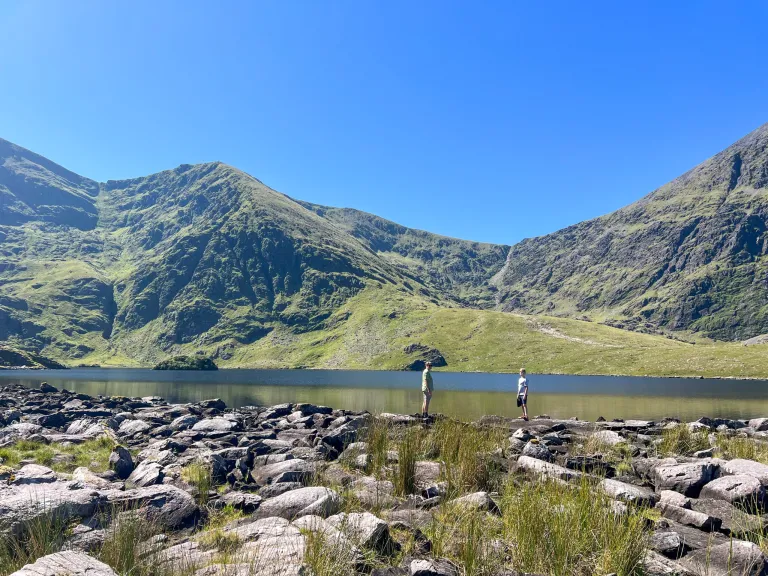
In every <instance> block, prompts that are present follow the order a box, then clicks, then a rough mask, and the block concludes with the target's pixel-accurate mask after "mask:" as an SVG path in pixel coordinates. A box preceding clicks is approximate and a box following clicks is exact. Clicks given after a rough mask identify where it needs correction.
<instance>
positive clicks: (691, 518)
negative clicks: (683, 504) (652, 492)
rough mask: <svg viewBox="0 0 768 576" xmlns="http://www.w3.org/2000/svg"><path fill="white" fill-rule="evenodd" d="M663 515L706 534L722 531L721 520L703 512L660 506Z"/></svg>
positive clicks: (665, 505)
mask: <svg viewBox="0 0 768 576" xmlns="http://www.w3.org/2000/svg"><path fill="white" fill-rule="evenodd" d="M659 508H660V509H661V515H662V516H664V518H669V519H670V520H674V521H675V522H679V523H680V524H686V525H688V526H693V527H694V528H698V529H699V530H703V531H704V532H716V531H717V530H719V529H720V519H719V518H714V517H712V516H709V515H708V514H705V513H703V512H697V511H695V510H687V509H685V508H679V507H677V506H673V505H671V504H659Z"/></svg>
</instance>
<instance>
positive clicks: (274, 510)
mask: <svg viewBox="0 0 768 576" xmlns="http://www.w3.org/2000/svg"><path fill="white" fill-rule="evenodd" d="M340 505H341V497H340V496H339V495H338V494H337V493H336V492H335V491H333V490H331V489H330V488H324V487H321V486H312V487H307V488H299V489H298V490H291V491H290V492H286V493H285V494H281V495H280V496H276V497H274V498H270V499H268V500H265V501H264V502H262V503H261V506H260V507H259V509H258V510H257V512H256V513H257V515H258V517H259V518H267V517H270V516H277V517H280V518H285V519H287V520H293V519H294V518H298V517H300V516H307V515H309V514H312V515H316V516H322V517H323V518H326V517H328V516H332V515H333V514H335V513H336V512H338V510H339V506H340Z"/></svg>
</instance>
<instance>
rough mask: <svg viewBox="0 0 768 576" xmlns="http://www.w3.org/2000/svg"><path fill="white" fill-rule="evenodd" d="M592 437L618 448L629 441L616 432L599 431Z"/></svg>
mask: <svg viewBox="0 0 768 576" xmlns="http://www.w3.org/2000/svg"><path fill="white" fill-rule="evenodd" d="M592 437H593V438H594V439H595V440H598V441H599V442H602V443H603V444H607V445H608V446H616V445H617V444H622V443H623V442H626V441H627V440H626V438H624V437H623V436H622V435H621V434H619V433H617V432H614V431H613V430H599V431H597V432H595V433H594V434H592Z"/></svg>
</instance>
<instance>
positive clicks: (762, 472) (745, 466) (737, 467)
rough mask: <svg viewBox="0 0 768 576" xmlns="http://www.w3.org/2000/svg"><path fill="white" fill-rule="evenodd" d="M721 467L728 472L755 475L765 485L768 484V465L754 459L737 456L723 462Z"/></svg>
mask: <svg viewBox="0 0 768 576" xmlns="http://www.w3.org/2000/svg"><path fill="white" fill-rule="evenodd" d="M720 468H721V470H722V471H723V472H724V473H726V474H733V475H736V474H746V475H747V476H754V477H755V478H757V479H758V480H759V481H760V483H761V484H762V485H763V486H768V466H766V465H765V464H760V463H759V462H755V461H754V460H745V459H742V458H736V459H734V460H728V461H727V462H725V463H724V464H721V466H720Z"/></svg>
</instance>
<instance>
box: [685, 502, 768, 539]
mask: <svg viewBox="0 0 768 576" xmlns="http://www.w3.org/2000/svg"><path fill="white" fill-rule="evenodd" d="M691 508H692V509H693V510H695V511H696V512H703V513H704V514H707V515H708V516H712V517H713V518H719V519H720V530H721V531H722V532H724V533H726V534H731V535H734V536H737V537H738V536H739V535H743V534H746V533H749V532H752V533H757V534H764V533H765V531H766V529H768V518H766V517H765V516H757V515H754V514H747V513H746V512H744V511H743V510H739V509H738V508H736V507H735V506H733V505H732V504H730V503H728V502H726V501H725V500H713V499H710V498H697V499H693V500H691Z"/></svg>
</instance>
